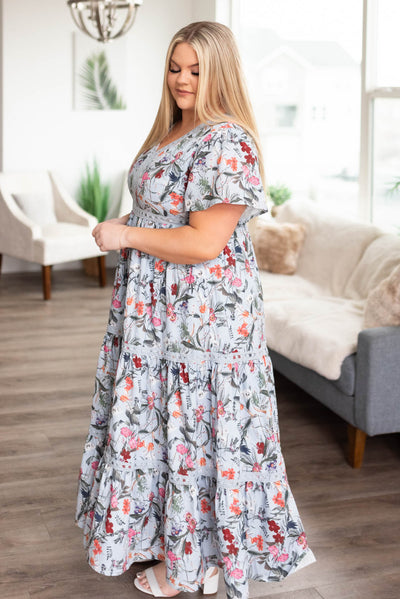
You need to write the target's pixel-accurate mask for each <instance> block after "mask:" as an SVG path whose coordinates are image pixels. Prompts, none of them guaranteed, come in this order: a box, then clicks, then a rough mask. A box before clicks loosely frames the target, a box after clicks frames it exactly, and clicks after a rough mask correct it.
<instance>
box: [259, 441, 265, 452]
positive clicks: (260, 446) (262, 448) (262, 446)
mask: <svg viewBox="0 0 400 599" xmlns="http://www.w3.org/2000/svg"><path fill="white" fill-rule="evenodd" d="M264 447H265V444H264V443H261V442H258V443H257V453H264Z"/></svg>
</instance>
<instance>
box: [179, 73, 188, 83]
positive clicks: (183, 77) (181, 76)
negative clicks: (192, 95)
mask: <svg viewBox="0 0 400 599" xmlns="http://www.w3.org/2000/svg"><path fill="white" fill-rule="evenodd" d="M177 79H178V81H179V82H181V83H186V82H188V81H189V74H188V73H187V72H186V71H184V70H181V71H180V72H179V73H178V77H177Z"/></svg>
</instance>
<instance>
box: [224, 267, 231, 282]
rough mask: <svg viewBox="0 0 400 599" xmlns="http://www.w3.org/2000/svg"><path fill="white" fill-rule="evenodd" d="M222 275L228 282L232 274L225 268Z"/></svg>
mask: <svg viewBox="0 0 400 599" xmlns="http://www.w3.org/2000/svg"><path fill="white" fill-rule="evenodd" d="M224 275H225V276H226V278H227V279H228V281H231V280H232V277H233V274H232V271H231V269H230V268H225V270H224Z"/></svg>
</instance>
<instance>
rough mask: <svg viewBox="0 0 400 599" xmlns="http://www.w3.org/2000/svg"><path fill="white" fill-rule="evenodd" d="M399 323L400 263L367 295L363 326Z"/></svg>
mask: <svg viewBox="0 0 400 599" xmlns="http://www.w3.org/2000/svg"><path fill="white" fill-rule="evenodd" d="M399 325H400V264H399V266H397V267H396V268H395V269H394V270H393V272H392V273H391V274H390V275H389V276H388V277H386V279H383V281H381V282H380V283H379V285H377V286H376V287H375V288H374V289H372V290H371V291H370V292H369V294H368V297H367V302H366V305H365V312H364V328H366V329H370V328H373V327H386V326H399Z"/></svg>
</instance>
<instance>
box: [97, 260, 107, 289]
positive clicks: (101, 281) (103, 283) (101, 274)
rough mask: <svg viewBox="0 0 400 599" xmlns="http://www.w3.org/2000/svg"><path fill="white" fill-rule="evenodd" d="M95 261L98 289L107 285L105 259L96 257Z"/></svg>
mask: <svg viewBox="0 0 400 599" xmlns="http://www.w3.org/2000/svg"><path fill="white" fill-rule="evenodd" d="M97 261H98V264H99V285H100V287H105V286H106V284H107V274H106V257H105V256H98V257H97Z"/></svg>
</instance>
